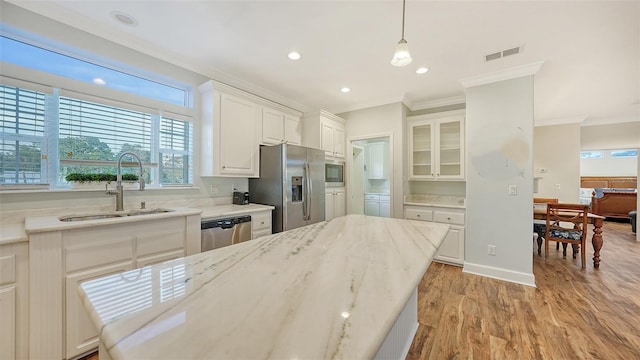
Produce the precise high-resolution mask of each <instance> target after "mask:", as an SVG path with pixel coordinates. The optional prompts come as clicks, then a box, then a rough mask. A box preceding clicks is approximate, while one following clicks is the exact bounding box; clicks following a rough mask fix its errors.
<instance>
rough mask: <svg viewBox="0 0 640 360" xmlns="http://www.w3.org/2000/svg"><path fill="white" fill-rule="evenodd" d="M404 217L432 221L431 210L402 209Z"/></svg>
mask: <svg viewBox="0 0 640 360" xmlns="http://www.w3.org/2000/svg"><path fill="white" fill-rule="evenodd" d="M404 218H405V219H411V220H422V221H432V220H433V210H418V209H406V210H405V211H404Z"/></svg>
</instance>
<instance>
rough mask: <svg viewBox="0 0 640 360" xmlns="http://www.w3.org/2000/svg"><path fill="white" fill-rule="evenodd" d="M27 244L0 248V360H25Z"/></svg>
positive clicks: (26, 352)
mask: <svg viewBox="0 0 640 360" xmlns="http://www.w3.org/2000/svg"><path fill="white" fill-rule="evenodd" d="M28 297H29V245H28V243H27V242H20V243H13V244H5V245H0V359H27V358H29V356H28V353H29V352H28V351H29V342H28V340H29V329H28V327H27V325H28V323H29V308H28V304H29V300H28Z"/></svg>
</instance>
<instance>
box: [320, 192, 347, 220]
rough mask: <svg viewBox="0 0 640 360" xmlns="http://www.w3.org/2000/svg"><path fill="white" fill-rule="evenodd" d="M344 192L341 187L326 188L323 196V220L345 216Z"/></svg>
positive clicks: (345, 199) (345, 197)
mask: <svg viewBox="0 0 640 360" xmlns="http://www.w3.org/2000/svg"><path fill="white" fill-rule="evenodd" d="M346 201H347V196H346V190H345V188H343V187H339V188H326V190H325V196H324V206H325V213H324V214H325V220H327V221H328V220H331V219H333V218H337V217H340V216H344V215H346V214H347V213H346V210H347V203H346Z"/></svg>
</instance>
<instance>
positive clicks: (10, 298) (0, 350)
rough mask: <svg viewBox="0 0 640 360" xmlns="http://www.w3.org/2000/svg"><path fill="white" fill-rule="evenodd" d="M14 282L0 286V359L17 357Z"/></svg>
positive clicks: (16, 312)
mask: <svg viewBox="0 0 640 360" xmlns="http://www.w3.org/2000/svg"><path fill="white" fill-rule="evenodd" d="M16 290H17V289H16V286H15V284H12V285H10V286H6V287H3V288H0V318H2V321H0V359H17V356H16V333H17V328H16V325H17V323H18V322H17V321H16V320H17V319H16V316H17V314H18V311H17V306H16V303H17V301H16V298H17V291H16Z"/></svg>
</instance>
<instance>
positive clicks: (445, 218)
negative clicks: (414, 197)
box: [433, 211, 464, 225]
mask: <svg viewBox="0 0 640 360" xmlns="http://www.w3.org/2000/svg"><path fill="white" fill-rule="evenodd" d="M433 221H435V222H441V223H446V224H456V225H464V214H457V213H450V212H442V211H435V212H434V213H433Z"/></svg>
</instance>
